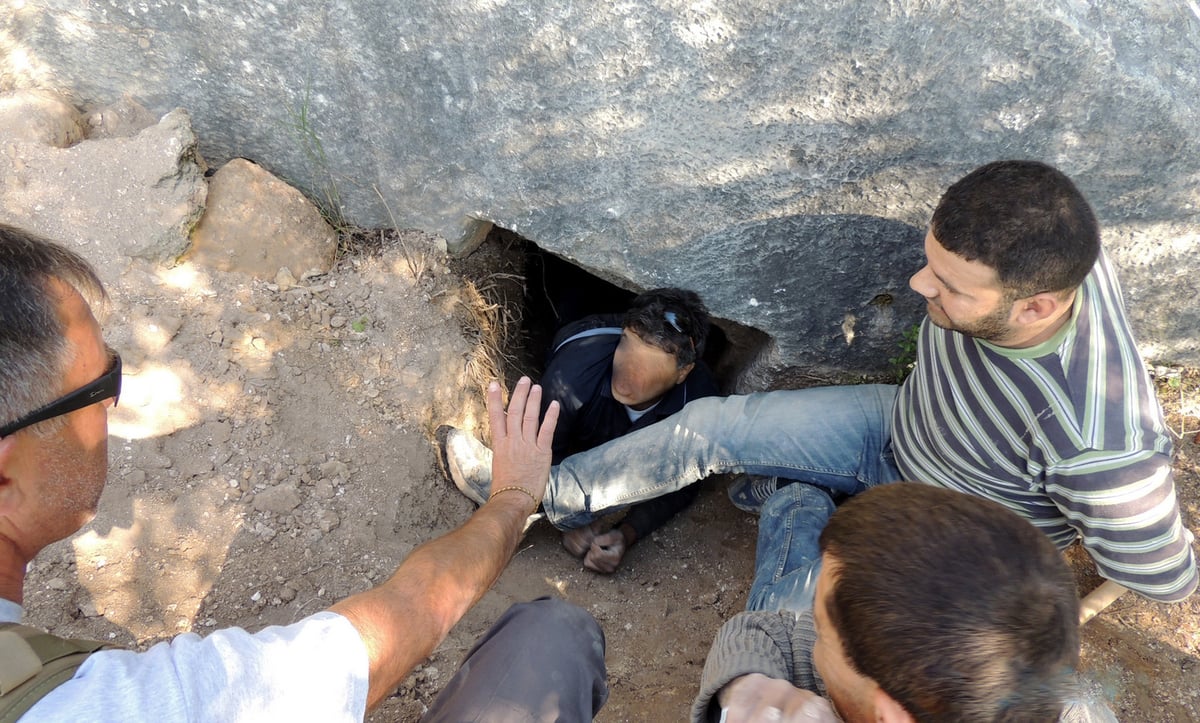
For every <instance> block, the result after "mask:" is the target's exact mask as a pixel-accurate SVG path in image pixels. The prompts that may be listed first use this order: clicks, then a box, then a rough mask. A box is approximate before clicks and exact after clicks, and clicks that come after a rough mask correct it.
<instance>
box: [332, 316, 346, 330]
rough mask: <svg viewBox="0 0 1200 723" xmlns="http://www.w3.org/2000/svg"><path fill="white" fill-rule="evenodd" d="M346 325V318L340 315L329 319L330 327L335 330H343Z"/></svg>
mask: <svg viewBox="0 0 1200 723" xmlns="http://www.w3.org/2000/svg"><path fill="white" fill-rule="evenodd" d="M345 325H346V317H344V316H342V315H340V314H338V315H337V316H333V317H331V318H330V319H329V326H330V327H331V328H333V329H341V328H342V327H343V326H345Z"/></svg>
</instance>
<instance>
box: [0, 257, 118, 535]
mask: <svg viewBox="0 0 1200 723" xmlns="http://www.w3.org/2000/svg"><path fill="white" fill-rule="evenodd" d="M50 284H51V289H52V291H53V293H54V294H55V295H57V296H58V297H59V306H58V312H59V317H60V318H61V319H62V321H63V324H64V328H65V329H66V339H67V347H68V350H69V351H68V359H69V361H68V363H67V372H66V375H65V376H64V377H63V379H62V384H61V387H60V388H59V389H57V390H55V392H56V394H55V396H58V395H60V394H65V393H67V392H70V391H73V390H75V389H78V388H80V387H82V386H84V385H86V384H88V383H90V382H92V381H94V380H96V379H98V378H99V377H100V376H101V375H102V374H104V372H105V371H107V370H108V367H109V361H110V360H109V354H108V351H107V349H106V348H105V346H104V337H103V335H102V334H101V332H100V325H99V324H98V323H97V322H96V319H95V317H94V316H92V311H91V309H90V308H89V307H88V305H87V302H85V301H84V300H83V298H82V297H81V296H80V295H79V294H78V293H77V292H76V291H75V290H74V289H73V288H71V287H70V286H68V285H66V284H63V283H61V282H58V281H51V282H50ZM113 403H114V400H113V399H106V400H104V401H101V402H97V403H95V404H92V405H90V406H87V407H84V408H82V409H77V410H75V411H74V412H71V413H69V414H67V415H64V416H63V417H62V422H61V423H62V425H63V426H62V427H61V429H59V430H58V431H57V432H55V433H54V434H53V435H51V436H49V437H42V436H39V435H37V434H35V433H34V432H33V431H32V430H27V431H25V432H18V434H21V435H22V439H21V442H20V443H21V445H22V446H21V449H22V455H21V461H20V462H16V464H21V465H25V469H23V470H21V471H20V472H19V473H20V474H22V475H23V476H26V477H28V478H29V480H30V482H31V484H30V485H28V489H29V490H31V492H30V499H29V502H30V504H29V506H28V507H27V508H26V509H27V511H28V512H29V515H28V518H29V522H30V530H29V534H30V535H31V536H34V537H35V538H36V542H37V543H38V544H48V542H54V541H57V540H59V539H62V538H64V537H67V536H69V535H71V534H74V533H75V531H76V530H78V529H79V528H80V527H82V526H83V525H85V524H87V522H88V521H89V520H91V518H92V517H93V516H94V515H95V512H96V505H97V503H98V502H99V500H100V493H101V492H102V491H103V489H104V481H105V479H106V478H107V476H108V408H109V407H110V406H112V405H113ZM24 460H28V463H27V464H26V463H25V461H24ZM47 541H48V542H47Z"/></svg>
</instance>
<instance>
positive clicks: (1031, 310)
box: [1014, 291, 1075, 325]
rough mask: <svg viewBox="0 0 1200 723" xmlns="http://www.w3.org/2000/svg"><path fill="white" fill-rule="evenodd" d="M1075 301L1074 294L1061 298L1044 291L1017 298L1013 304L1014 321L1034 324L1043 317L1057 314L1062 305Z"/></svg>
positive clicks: (1051, 316) (1048, 317)
mask: <svg viewBox="0 0 1200 723" xmlns="http://www.w3.org/2000/svg"><path fill="white" fill-rule="evenodd" d="M1074 301H1075V295H1074V294H1072V295H1071V296H1069V297H1067V298H1066V299H1063V298H1061V297H1060V296H1059V295H1058V294H1056V293H1053V292H1049V291H1047V292H1044V293H1041V294H1034V295H1033V296H1027V297H1025V298H1024V299H1018V300H1017V302H1016V304H1014V306H1015V312H1016V314H1015V321H1016V322H1017V323H1018V324H1025V325H1030V324H1036V323H1038V322H1039V321H1043V320H1045V319H1051V318H1053V317H1055V316H1057V315H1058V314H1059V313H1060V312H1061V311H1062V309H1063V307H1064V306H1070V305H1071V304H1072V303H1073V302H1074Z"/></svg>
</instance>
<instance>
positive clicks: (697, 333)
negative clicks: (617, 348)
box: [621, 288, 709, 369]
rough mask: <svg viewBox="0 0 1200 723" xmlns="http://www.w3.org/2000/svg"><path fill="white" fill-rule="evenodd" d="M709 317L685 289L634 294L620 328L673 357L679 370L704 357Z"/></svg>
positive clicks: (694, 295) (704, 307)
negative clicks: (629, 331) (635, 295)
mask: <svg viewBox="0 0 1200 723" xmlns="http://www.w3.org/2000/svg"><path fill="white" fill-rule="evenodd" d="M708 325H709V315H708V307H706V306H705V305H704V301H703V300H701V298H700V295H699V294H697V293H696V292H694V291H689V290H687V289H676V288H666V289H652V290H650V291H647V292H645V293H643V294H640V295H638V296H637V297H636V298H635V299H634V300H633V303H632V304H630V305H629V310H628V311H626V312H625V319H624V321H622V323H621V326H622V327H623V328H625V329H629V330H631V331H633V332H634V333H636V334H637V335H638V336H639V337H641V338H642V340H643V341H646V342H649V343H651V344H654V345H655V346H657V347H658V348H660V349H662V350H663V351H665V352H667V353H668V354H671V355H672V356H674V357H675V364H676V367H677V368H679V369H683V368H684V367H686V366H687V365H688V364H692V363H695V361H696V360H697V359H699V358H700V357H701V356H703V355H704V343H705V342H706V341H708Z"/></svg>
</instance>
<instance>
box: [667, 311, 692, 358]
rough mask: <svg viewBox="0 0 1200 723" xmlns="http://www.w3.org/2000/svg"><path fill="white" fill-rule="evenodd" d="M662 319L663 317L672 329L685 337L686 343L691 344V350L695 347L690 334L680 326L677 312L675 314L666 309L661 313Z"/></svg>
mask: <svg viewBox="0 0 1200 723" xmlns="http://www.w3.org/2000/svg"><path fill="white" fill-rule="evenodd" d="M663 319H665V320H666V322H667V323H668V324H670V325H671V328H672V329H674V330H675V331H677V332H679V333H680V334H683V335H684V336H686V337H687V340H688V344H689V345H691V347H692V350H693V351H694V350H695V349H696V342H695V341H693V340H692V335H691V334H689V333H687V332H686V331H684V330H683V327H682V326H680V324H679V315H678V314H676V313H675V312H674V311H668V312H666V313H665V314H663Z"/></svg>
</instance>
